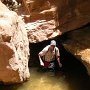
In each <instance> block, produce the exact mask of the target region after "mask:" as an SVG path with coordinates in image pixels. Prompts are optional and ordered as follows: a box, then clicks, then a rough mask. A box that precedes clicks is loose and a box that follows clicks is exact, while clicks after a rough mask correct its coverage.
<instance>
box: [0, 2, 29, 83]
mask: <svg viewBox="0 0 90 90" xmlns="http://www.w3.org/2000/svg"><path fill="white" fill-rule="evenodd" d="M28 58H29V42H28V38H27V32H26V29H25V27H24V22H23V21H22V19H21V18H20V17H19V16H18V15H17V14H16V13H15V12H13V11H9V10H8V9H7V7H6V6H4V5H3V4H2V3H1V1H0V82H3V83H19V82H23V81H24V80H27V79H28V78H29V76H30V73H29V69H28Z"/></svg>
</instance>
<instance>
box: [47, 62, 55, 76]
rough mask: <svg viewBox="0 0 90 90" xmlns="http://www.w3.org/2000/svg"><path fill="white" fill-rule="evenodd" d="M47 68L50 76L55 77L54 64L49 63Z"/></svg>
mask: <svg viewBox="0 0 90 90" xmlns="http://www.w3.org/2000/svg"><path fill="white" fill-rule="evenodd" d="M48 68H49V71H50V73H51V74H52V76H54V75H55V62H51V63H50V64H49V67H48Z"/></svg>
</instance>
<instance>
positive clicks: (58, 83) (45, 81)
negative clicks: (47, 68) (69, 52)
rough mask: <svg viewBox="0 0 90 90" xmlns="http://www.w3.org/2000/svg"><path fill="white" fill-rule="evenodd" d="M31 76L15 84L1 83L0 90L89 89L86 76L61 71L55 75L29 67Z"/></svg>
mask: <svg viewBox="0 0 90 90" xmlns="http://www.w3.org/2000/svg"><path fill="white" fill-rule="evenodd" d="M30 72H31V77H30V79H29V80H28V81H27V82H24V83H22V84H17V85H6V86H5V85H1V86H0V90H90V88H89V86H90V85H88V84H90V83H89V82H88V81H87V78H84V79H83V80H82V78H80V77H77V76H76V77H72V76H68V75H67V74H65V73H62V72H61V71H59V72H57V74H56V75H55V76H51V74H50V73H49V72H41V71H38V70H37V68H30Z"/></svg>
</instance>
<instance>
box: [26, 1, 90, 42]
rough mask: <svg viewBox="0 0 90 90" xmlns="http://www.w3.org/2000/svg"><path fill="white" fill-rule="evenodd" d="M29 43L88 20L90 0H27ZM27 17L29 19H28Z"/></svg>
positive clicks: (60, 32) (89, 16)
mask: <svg viewBox="0 0 90 90" xmlns="http://www.w3.org/2000/svg"><path fill="white" fill-rule="evenodd" d="M27 1H28V3H29V9H30V13H31V14H30V18H25V21H26V22H28V21H29V20H30V23H28V24H27V25H26V28H27V30H28V37H29V41H30V43H37V42H41V41H43V40H48V39H51V38H53V37H56V36H58V35H61V34H62V33H65V32H68V31H70V30H74V29H77V28H79V27H81V26H83V25H85V24H87V23H88V22H90V6H89V3H90V0H27ZM28 19H29V20H28Z"/></svg>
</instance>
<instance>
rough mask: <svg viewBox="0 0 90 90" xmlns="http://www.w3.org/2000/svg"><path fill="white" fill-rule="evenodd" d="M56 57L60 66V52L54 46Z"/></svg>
mask: <svg viewBox="0 0 90 90" xmlns="http://www.w3.org/2000/svg"><path fill="white" fill-rule="evenodd" d="M56 59H57V61H58V65H59V67H62V64H61V62H60V52H59V49H58V48H56Z"/></svg>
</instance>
